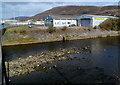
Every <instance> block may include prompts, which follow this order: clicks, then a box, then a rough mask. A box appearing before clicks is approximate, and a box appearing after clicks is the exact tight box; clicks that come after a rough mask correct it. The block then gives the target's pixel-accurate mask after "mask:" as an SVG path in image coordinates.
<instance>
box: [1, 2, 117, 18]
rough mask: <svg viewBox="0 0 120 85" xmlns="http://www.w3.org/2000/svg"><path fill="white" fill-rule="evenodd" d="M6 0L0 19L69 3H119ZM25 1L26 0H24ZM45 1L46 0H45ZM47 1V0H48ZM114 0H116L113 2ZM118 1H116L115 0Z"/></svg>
mask: <svg viewBox="0 0 120 85" xmlns="http://www.w3.org/2000/svg"><path fill="white" fill-rule="evenodd" d="M5 1H6V0H4V2H2V3H1V4H0V9H1V8H2V11H0V19H8V18H13V17H17V16H34V15H36V14H38V13H41V12H44V11H46V10H49V9H51V8H53V7H58V6H67V5H77V6H80V5H91V6H107V5H118V1H117V0H109V1H108V2H95V1H94V0H92V1H94V2H89V0H88V1H86V2H76V1H75V0H74V2H71V1H70V2H56V1H54V2H52V1H51V2H50V1H49V2H37V1H36V2H13V1H12V0H11V1H10V0H9V2H8V1H6V2H5ZM24 1H25V0H24ZM34 1H35V0H34ZM44 1H45V0H44ZM46 1H47V0H46ZM104 1H105V0H104ZM113 1H114V2H113ZM115 1H116V2H115Z"/></svg>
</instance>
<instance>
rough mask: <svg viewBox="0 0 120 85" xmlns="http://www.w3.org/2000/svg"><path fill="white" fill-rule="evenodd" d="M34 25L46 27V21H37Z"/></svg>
mask: <svg viewBox="0 0 120 85" xmlns="http://www.w3.org/2000/svg"><path fill="white" fill-rule="evenodd" d="M34 24H35V25H44V21H42V20H41V21H36V22H34Z"/></svg>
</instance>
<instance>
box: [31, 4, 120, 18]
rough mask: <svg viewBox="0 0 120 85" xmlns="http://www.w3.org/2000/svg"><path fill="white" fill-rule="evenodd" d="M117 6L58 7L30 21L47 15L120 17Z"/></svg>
mask: <svg viewBox="0 0 120 85" xmlns="http://www.w3.org/2000/svg"><path fill="white" fill-rule="evenodd" d="M119 9H120V7H118V6H99V7H98V6H60V7H55V8H52V9H50V10H47V11H44V12H42V13H39V14H37V15H35V16H33V17H31V19H44V18H45V17H47V16H48V15H54V14H55V15H82V14H96V15H109V16H114V15H115V16H120V14H119V13H118V10H119Z"/></svg>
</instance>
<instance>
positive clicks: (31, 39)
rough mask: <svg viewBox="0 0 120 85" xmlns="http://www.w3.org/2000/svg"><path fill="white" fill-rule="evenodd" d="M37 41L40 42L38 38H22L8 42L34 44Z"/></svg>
mask: <svg viewBox="0 0 120 85" xmlns="http://www.w3.org/2000/svg"><path fill="white" fill-rule="evenodd" d="M35 40H38V39H37V38H20V39H17V40H9V41H8V42H14V43H25V42H33V41H35Z"/></svg>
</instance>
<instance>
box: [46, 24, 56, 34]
mask: <svg viewBox="0 0 120 85" xmlns="http://www.w3.org/2000/svg"><path fill="white" fill-rule="evenodd" d="M47 31H48V32H49V33H53V32H55V31H56V28H55V27H53V26H49V27H48V30H47Z"/></svg>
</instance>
